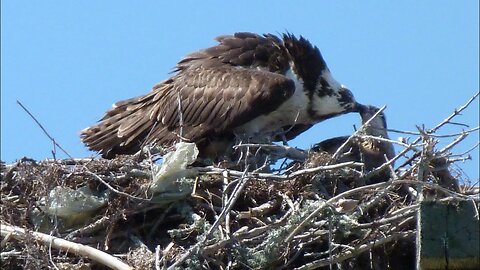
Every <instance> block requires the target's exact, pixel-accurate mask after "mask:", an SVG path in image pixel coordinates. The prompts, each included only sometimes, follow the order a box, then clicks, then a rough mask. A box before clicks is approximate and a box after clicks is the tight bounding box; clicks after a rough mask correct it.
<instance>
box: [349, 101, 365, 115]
mask: <svg viewBox="0 0 480 270" xmlns="http://www.w3.org/2000/svg"><path fill="white" fill-rule="evenodd" d="M366 109H367V106H365V105H363V104H361V103H358V102H356V101H355V102H354V103H353V106H352V107H351V108H350V110H349V112H358V113H362V112H363V111H365V110H366Z"/></svg>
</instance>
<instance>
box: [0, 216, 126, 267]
mask: <svg viewBox="0 0 480 270" xmlns="http://www.w3.org/2000/svg"><path fill="white" fill-rule="evenodd" d="M8 234H11V235H12V237H13V238H15V239H17V240H22V241H29V240H30V239H31V238H33V239H35V240H37V241H39V242H41V243H43V244H45V245H50V244H51V246H52V247H53V248H57V249H62V250H66V251H67V252H71V253H74V254H77V255H81V256H85V257H88V258H90V259H92V260H94V261H96V262H98V263H100V264H102V265H105V266H108V267H110V268H112V269H118V270H133V268H132V267H130V266H128V265H127V264H125V263H124V262H122V261H121V260H119V259H117V258H115V257H113V256H112V255H110V254H108V253H105V252H103V251H101V250H98V249H96V248H93V247H90V246H86V245H82V244H78V243H74V242H71V241H67V240H65V239H62V238H58V237H55V236H51V235H48V234H44V233H40V232H33V231H28V230H25V229H22V228H20V227H16V226H11V225H6V224H3V223H2V224H1V235H2V236H4V237H5V236H6V235H8Z"/></svg>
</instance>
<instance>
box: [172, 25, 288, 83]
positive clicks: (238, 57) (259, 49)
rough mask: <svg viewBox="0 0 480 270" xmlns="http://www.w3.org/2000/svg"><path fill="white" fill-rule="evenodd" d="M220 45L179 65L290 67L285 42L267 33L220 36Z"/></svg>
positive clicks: (274, 69) (279, 70)
mask: <svg viewBox="0 0 480 270" xmlns="http://www.w3.org/2000/svg"><path fill="white" fill-rule="evenodd" d="M216 40H217V41H218V42H219V44H218V45H216V46H213V47H210V48H208V49H205V50H201V51H198V52H195V53H192V54H189V55H187V56H186V57H185V58H184V59H183V60H181V61H180V62H179V63H178V64H177V67H176V70H177V71H180V70H185V69H196V68H198V67H202V68H212V67H218V66H224V65H225V64H228V65H231V66H242V67H261V68H264V69H266V70H268V71H271V72H275V73H280V74H284V73H285V72H286V71H287V69H288V68H289V62H290V61H291V56H290V54H289V53H288V51H287V49H286V48H285V46H284V44H283V41H282V40H281V39H279V38H278V37H276V36H274V35H271V34H265V35H263V36H261V35H257V34H254V33H246V32H242V33H235V34H234V35H225V36H219V37H217V38H216Z"/></svg>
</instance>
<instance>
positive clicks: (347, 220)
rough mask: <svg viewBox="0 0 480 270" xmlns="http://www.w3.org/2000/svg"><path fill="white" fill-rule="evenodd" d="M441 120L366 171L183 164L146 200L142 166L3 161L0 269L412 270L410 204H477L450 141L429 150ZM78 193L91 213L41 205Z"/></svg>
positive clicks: (149, 171) (334, 161)
mask: <svg viewBox="0 0 480 270" xmlns="http://www.w3.org/2000/svg"><path fill="white" fill-rule="evenodd" d="M457 114H458V111H456V113H455V115H457ZM451 118H453V117H451ZM451 118H450V119H451ZM450 119H448V120H447V121H445V123H443V122H442V123H443V124H442V123H441V124H440V125H439V126H437V127H436V128H435V129H431V130H423V129H419V131H418V136H417V140H414V142H413V143H405V142H403V143H402V144H404V150H403V151H401V152H400V153H399V155H398V156H397V157H395V159H396V160H397V162H396V163H397V164H399V165H397V167H394V165H393V164H394V163H393V161H391V162H388V161H386V162H385V163H384V164H380V166H378V168H377V169H375V170H373V171H370V172H366V171H364V170H362V167H361V163H362V160H353V161H345V162H340V163H339V161H338V158H332V154H331V153H327V152H309V153H308V155H307V158H306V159H305V160H303V161H289V162H287V164H288V166H285V167H282V168H280V169H279V171H278V172H274V171H272V170H266V168H265V167H263V168H262V169H257V170H253V171H252V170H244V169H238V168H237V169H235V168H234V169H226V168H222V166H201V167H199V166H196V167H192V166H189V167H188V168H187V169H188V170H190V171H189V172H190V173H191V174H190V175H187V176H182V177H178V178H176V179H174V180H169V181H171V183H169V184H168V185H167V188H166V189H163V190H162V191H157V192H152V191H151V190H150V186H151V183H152V181H154V180H155V177H156V176H155V173H156V170H155V166H158V165H157V164H156V163H155V162H154V161H152V159H151V158H147V159H140V158H139V157H138V156H121V157H117V158H115V159H113V160H105V159H68V160H44V161H35V160H32V159H28V158H23V159H20V160H19V161H18V162H16V163H14V164H9V165H5V164H2V172H1V176H2V182H1V203H2V207H1V218H2V243H1V245H2V253H1V256H2V262H1V268H2V269H106V268H107V266H108V267H112V268H116V269H174V268H176V267H178V268H192V269H414V268H415V253H416V250H415V235H416V219H417V218H416V215H417V211H418V209H419V205H420V203H421V201H422V200H445V201H462V200H471V201H474V202H475V204H476V205H478V201H479V199H478V195H479V189H478V185H477V186H476V187H475V186H471V185H468V184H467V183H464V181H460V183H459V180H462V179H461V178H462V176H461V175H460V174H457V173H456V172H454V171H452V168H451V166H450V164H451V163H453V162H454V160H453V156H452V154H451V149H452V148H453V147H454V146H455V145H456V143H455V144H449V145H447V147H448V148H447V149H445V148H442V149H437V147H436V145H437V143H438V141H439V139H438V137H435V136H434V135H435V134H436V131H437V130H438V129H439V128H440V127H441V126H443V125H444V124H446V123H447V122H448V121H449V120H450ZM462 134H464V133H462ZM462 136H464V135H461V134H459V135H458V136H457V137H456V139H455V140H454V142H455V141H457V138H459V137H462ZM353 137H356V139H357V140H360V139H361V137H362V135H359V134H357V135H355V136H352V139H355V138H353ZM447 138H448V137H447ZM344 152H347V150H345V151H344ZM256 153H258V151H257V152H256ZM246 156H249V155H246ZM400 158H403V160H401V159H400ZM456 160H458V158H456ZM260 167H261V166H260ZM192 172H193V173H192ZM371 179H375V181H371ZM59 187H60V188H59ZM79 190H88V193H82V196H85V198H88V199H90V198H95V199H96V200H98V202H100V203H98V206H96V207H91V208H81V207H80V208H81V209H80V210H78V209H76V210H75V211H74V212H73V213H68V214H64V213H62V214H59V213H60V212H58V213H57V212H52V209H50V208H49V206H51V204H52V201H53V200H54V197H52V196H55V194H57V195H58V194H65V193H61V192H65V191H68V192H74V193H75V192H76V191H79ZM52 191H56V192H57V193H52ZM68 192H67V193H68ZM75 194H77V193H75ZM58 196H59V195H58ZM80 198H83V197H80ZM77 199H78V198H77ZM86 201H88V200H87V199H85V200H84V202H86ZM57 203H58V202H57ZM83 206H85V205H83ZM83 206H82V207H83ZM56 211H59V210H56ZM55 213H57V214H55ZM60 240H63V241H64V242H61V243H60ZM88 248H91V249H88ZM92 250H93V251H92ZM96 251H98V252H105V253H101V254H103V255H102V256H99V258H100V259H98V257H97V256H96V255H95V253H96ZM112 265H116V266H112Z"/></svg>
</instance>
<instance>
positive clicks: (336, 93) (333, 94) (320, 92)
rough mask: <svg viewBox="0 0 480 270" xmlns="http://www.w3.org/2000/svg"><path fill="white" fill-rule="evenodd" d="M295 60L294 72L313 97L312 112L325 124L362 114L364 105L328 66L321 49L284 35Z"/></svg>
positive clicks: (310, 106) (293, 62) (300, 39)
mask: <svg viewBox="0 0 480 270" xmlns="http://www.w3.org/2000/svg"><path fill="white" fill-rule="evenodd" d="M283 39H284V44H285V47H286V48H287V50H288V52H289V54H290V55H291V57H292V66H293V71H294V72H295V74H296V75H297V76H298V78H299V79H300V80H301V82H302V84H303V87H304V89H305V90H306V92H308V93H309V94H308V95H309V97H310V101H311V102H310V104H309V108H308V110H309V112H310V115H311V116H313V118H315V119H317V120H319V121H321V120H324V119H327V118H330V117H333V116H336V115H340V114H344V113H349V112H359V108H360V104H359V103H357V102H356V101H355V98H354V96H353V94H352V92H350V90H348V89H347V87H345V86H344V85H342V84H340V83H339V82H337V81H336V80H335V79H334V78H333V76H332V74H331V73H330V70H329V69H328V67H327V64H326V62H325V60H324V59H323V57H322V54H321V53H320V50H319V49H318V48H317V47H316V46H313V45H312V44H311V43H310V42H309V41H308V40H306V39H304V38H303V37H300V38H296V37H295V36H293V35H291V34H285V35H284V36H283Z"/></svg>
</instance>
